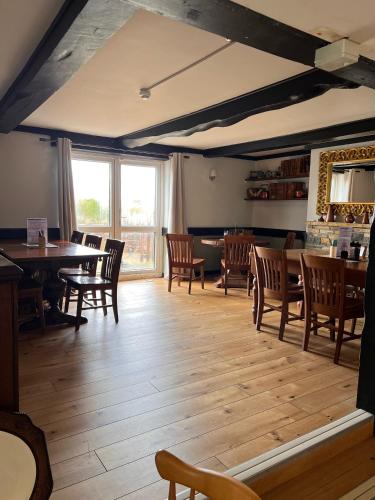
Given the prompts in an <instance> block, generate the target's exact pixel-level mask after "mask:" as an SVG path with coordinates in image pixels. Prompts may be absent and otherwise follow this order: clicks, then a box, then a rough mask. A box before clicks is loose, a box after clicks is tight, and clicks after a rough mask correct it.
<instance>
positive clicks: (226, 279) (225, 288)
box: [224, 268, 229, 295]
mask: <svg viewBox="0 0 375 500" xmlns="http://www.w3.org/2000/svg"><path fill="white" fill-rule="evenodd" d="M228 274H229V271H228V269H225V268H224V294H225V295H228Z"/></svg>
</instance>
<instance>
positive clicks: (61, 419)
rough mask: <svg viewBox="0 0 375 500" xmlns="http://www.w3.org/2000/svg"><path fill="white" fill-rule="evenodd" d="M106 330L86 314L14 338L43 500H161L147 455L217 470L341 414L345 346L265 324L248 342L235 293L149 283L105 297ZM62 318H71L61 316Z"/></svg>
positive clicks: (350, 390) (346, 388)
mask: <svg viewBox="0 0 375 500" xmlns="http://www.w3.org/2000/svg"><path fill="white" fill-rule="evenodd" d="M119 303H120V306H119V309H120V323H119V324H118V325H116V324H115V323H114V320H113V317H112V315H111V311H109V314H108V316H107V317H106V318H104V317H103V315H102V312H101V311H89V312H88V314H87V317H88V318H89V322H88V324H87V325H83V326H82V327H81V329H80V331H79V333H74V331H73V330H72V329H71V328H67V329H60V330H59V329H57V330H51V331H48V332H47V333H46V334H45V335H44V336H41V335H40V334H38V333H32V334H22V336H21V337H20V342H19V345H20V380H21V411H24V412H26V413H28V414H29V415H30V416H31V417H32V419H33V421H34V422H35V424H37V425H39V426H40V427H41V428H42V429H43V430H44V432H45V434H46V438H47V442H48V447H49V453H50V459H51V463H52V469H53V476H54V482H55V485H54V493H53V498H54V499H67V500H72V499H73V500H74V499H86V498H87V499H90V500H96V499H101V500H115V499H120V498H121V499H123V500H136V499H141V498H152V499H153V500H158V499H162V498H165V497H166V485H165V484H164V482H163V481H160V479H159V477H158V474H157V471H156V469H155V466H154V458H153V457H154V454H155V452H156V451H157V450H158V449H160V448H168V449H169V450H170V451H171V452H172V453H175V454H176V455H178V456H180V457H181V458H182V459H185V460H188V461H189V462H191V463H195V464H200V465H202V466H204V467H208V468H212V469H215V470H226V469H227V468H230V467H233V466H235V465H237V464H239V463H241V462H243V461H245V460H248V459H249V458H252V457H253V456H255V455H257V454H259V453H262V452H264V451H267V450H270V449H272V448H275V447H277V446H279V445H280V444H283V443H285V442H288V441H289V440H291V439H293V438H295V437H297V436H300V435H301V434H303V433H305V432H309V431H311V430H313V429H316V428H317V427H319V426H321V425H324V424H326V423H329V422H331V421H333V420H335V419H337V418H340V417H341V416H343V415H345V414H347V413H350V412H351V411H353V410H354V408H355V394H356V382H357V367H358V355H359V344H358V342H353V343H352V344H345V345H344V346H343V350H342V362H341V363H340V366H335V365H334V364H333V362H332V356H333V352H334V343H332V342H331V341H330V340H329V339H328V337H327V336H326V335H319V336H312V339H311V349H310V352H303V351H301V348H300V346H301V339H302V333H303V323H302V322H298V321H297V322H293V323H292V324H291V325H287V327H286V332H285V341H284V342H280V341H278V340H277V325H278V321H279V316H278V314H277V313H271V314H269V315H267V316H265V321H266V322H267V325H268V326H264V327H263V328H262V330H263V331H262V332H261V333H259V332H256V331H255V328H254V327H253V325H252V324H251V321H250V320H251V315H250V308H251V305H252V301H251V299H249V298H248V297H247V296H246V292H245V290H241V289H236V290H233V289H232V290H230V291H229V295H228V296H226V297H225V296H224V294H223V291H222V290H220V289H216V288H214V287H213V285H212V284H207V286H206V290H201V289H200V288H198V285H195V284H194V285H193V293H192V295H191V296H189V295H188V294H187V287H186V285H185V284H184V283H183V284H182V286H181V287H177V286H175V287H174V288H173V292H172V293H171V294H169V293H168V292H167V283H166V281H165V280H163V279H155V280H143V281H130V282H123V283H120V285H119ZM73 309H74V308H72V312H73Z"/></svg>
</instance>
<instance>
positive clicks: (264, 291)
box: [254, 247, 303, 340]
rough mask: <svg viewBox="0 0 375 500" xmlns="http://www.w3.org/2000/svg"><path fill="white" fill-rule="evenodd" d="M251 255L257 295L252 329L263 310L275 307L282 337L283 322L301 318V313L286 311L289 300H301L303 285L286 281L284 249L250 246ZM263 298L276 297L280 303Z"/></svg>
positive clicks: (280, 338) (257, 325)
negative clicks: (278, 314) (256, 308)
mask: <svg viewBox="0 0 375 500" xmlns="http://www.w3.org/2000/svg"><path fill="white" fill-rule="evenodd" d="M254 258H255V269H256V287H257V295H258V310H257V312H256V329H257V330H258V331H259V330H260V329H261V326H262V320H263V314H265V313H268V312H271V311H278V312H280V313H281V320H280V327H279V340H283V338H284V331H285V325H286V323H288V322H289V321H295V320H301V319H303V317H302V315H300V314H294V313H291V312H290V311H289V304H290V303H293V302H299V301H301V300H303V287H302V286H301V285H297V284H295V283H291V282H290V281H289V276H288V265H287V258H286V251H285V250H277V249H274V248H264V247H254ZM265 299H269V300H276V301H280V302H281V305H280V306H278V305H275V304H271V303H269V302H265ZM265 308H267V309H265Z"/></svg>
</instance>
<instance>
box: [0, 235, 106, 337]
mask: <svg viewBox="0 0 375 500" xmlns="http://www.w3.org/2000/svg"><path fill="white" fill-rule="evenodd" d="M0 254H1V255H3V256H5V257H6V258H7V259H9V260H10V261H12V262H14V263H15V264H17V265H18V266H19V267H20V268H21V269H22V270H23V272H24V276H25V278H33V279H36V280H37V281H39V282H40V283H41V284H42V285H43V299H45V300H47V301H48V303H49V308H48V310H46V311H45V320H46V325H47V326H57V325H74V324H75V321H76V318H75V316H73V315H71V314H67V313H64V312H63V311H61V309H60V307H59V302H60V299H61V298H62V297H63V295H64V291H65V281H64V280H63V279H62V278H61V277H60V276H59V269H61V268H62V267H78V266H79V264H82V263H83V262H86V261H87V260H89V259H102V258H103V257H105V256H107V255H108V253H107V252H103V251H101V250H95V249H93V248H89V247H86V246H84V245H78V244H76V243H72V242H70V241H64V240H59V241H52V242H51V243H50V244H47V246H45V247H34V246H27V245H26V244H25V243H22V242H8V241H4V242H0ZM81 323H82V324H83V323H87V318H85V317H82V318H81ZM35 327H36V325H35V324H34V322H28V323H26V324H25V325H24V328H23V329H32V328H35Z"/></svg>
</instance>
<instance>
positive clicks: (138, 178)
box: [121, 165, 156, 226]
mask: <svg viewBox="0 0 375 500" xmlns="http://www.w3.org/2000/svg"><path fill="white" fill-rule="evenodd" d="M155 187H156V169H155V168H154V167H142V166H139V165H121V226H154V225H155V224H156V222H155Z"/></svg>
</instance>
